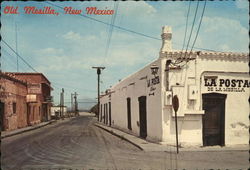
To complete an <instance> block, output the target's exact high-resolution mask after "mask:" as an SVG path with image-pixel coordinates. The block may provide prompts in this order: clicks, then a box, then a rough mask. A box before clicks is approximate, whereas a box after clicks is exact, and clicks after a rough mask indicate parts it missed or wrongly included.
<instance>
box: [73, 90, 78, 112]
mask: <svg viewBox="0 0 250 170" xmlns="http://www.w3.org/2000/svg"><path fill="white" fill-rule="evenodd" d="M77 95H78V94H77V93H76V92H75V95H74V99H75V116H77V115H78V103H77Z"/></svg>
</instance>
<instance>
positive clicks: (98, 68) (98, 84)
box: [92, 67, 105, 121]
mask: <svg viewBox="0 0 250 170" xmlns="http://www.w3.org/2000/svg"><path fill="white" fill-rule="evenodd" d="M92 68H94V69H96V71H97V99H98V107H97V108H98V109H97V115H96V116H97V119H98V121H99V115H100V74H101V70H104V69H105V67H92Z"/></svg>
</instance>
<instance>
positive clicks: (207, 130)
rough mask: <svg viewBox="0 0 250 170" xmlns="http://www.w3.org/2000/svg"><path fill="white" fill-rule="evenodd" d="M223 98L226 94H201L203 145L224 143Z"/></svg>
mask: <svg viewBox="0 0 250 170" xmlns="http://www.w3.org/2000/svg"><path fill="white" fill-rule="evenodd" d="M225 99H226V94H219V93H209V94H203V95H202V105H203V110H205V114H204V115H203V117H202V126H203V127H202V128H203V136H202V137H203V146H213V145H220V146H224V145H225Z"/></svg>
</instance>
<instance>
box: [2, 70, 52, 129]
mask: <svg viewBox="0 0 250 170" xmlns="http://www.w3.org/2000/svg"><path fill="white" fill-rule="evenodd" d="M0 81H1V83H0V85H1V86H0V87H1V95H0V101H1V103H0V106H2V107H1V110H3V111H2V112H3V113H4V114H3V116H2V115H1V118H2V121H3V122H4V123H3V129H4V130H13V129H16V128H20V127H25V126H27V125H34V124H37V123H40V122H42V121H48V120H50V119H51V116H50V107H51V105H52V104H51V102H52V96H51V90H52V88H51V86H50V82H49V81H48V79H47V78H46V77H45V76H44V75H43V74H42V73H15V72H13V73H12V72H2V73H1V77H0ZM21 122H22V123H21Z"/></svg>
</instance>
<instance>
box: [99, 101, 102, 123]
mask: <svg viewBox="0 0 250 170" xmlns="http://www.w3.org/2000/svg"><path fill="white" fill-rule="evenodd" d="M100 109H101V111H100V119H99V120H100V122H102V104H101V108H100Z"/></svg>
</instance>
